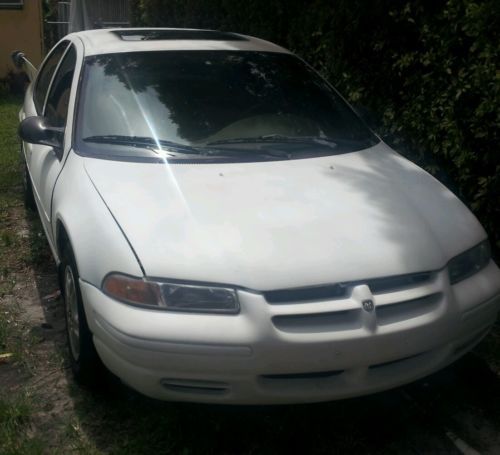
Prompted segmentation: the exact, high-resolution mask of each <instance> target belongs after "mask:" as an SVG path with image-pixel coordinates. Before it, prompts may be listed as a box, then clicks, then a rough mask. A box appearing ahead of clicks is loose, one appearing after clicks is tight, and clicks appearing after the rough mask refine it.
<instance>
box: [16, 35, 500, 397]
mask: <svg viewBox="0 0 500 455" xmlns="http://www.w3.org/2000/svg"><path fill="white" fill-rule="evenodd" d="M14 57H15V59H16V60H17V61H18V62H19V61H21V60H23V56H22V54H16V55H15V56H14ZM31 72H32V74H33V81H32V83H31V85H30V86H29V88H28V90H27V93H26V97H25V101H24V106H23V108H22V110H21V112H20V120H21V125H20V128H19V134H20V136H21V138H22V156H23V158H24V160H25V162H26V201H27V203H28V205H32V206H35V205H36V207H37V208H38V212H39V214H40V217H41V219H42V223H43V226H44V229H45V232H46V234H47V239H48V241H49V244H50V247H51V249H52V253H53V255H54V257H55V260H56V261H57V264H58V265H59V271H60V282H61V287H62V290H63V295H64V301H65V308H66V314H67V328H68V344H69V348H70V349H69V351H70V357H71V363H72V368H73V371H74V374H75V376H76V378H77V379H78V380H80V381H86V382H95V381H96V378H97V377H98V373H99V371H100V365H101V362H102V363H103V364H104V365H105V366H106V367H107V368H108V369H109V370H111V371H112V372H113V373H114V374H115V375H117V376H118V377H119V378H120V379H121V380H122V381H123V382H124V383H126V384H128V385H129V386H131V387H133V388H134V389H136V390H138V391H140V392H142V393H143V394H145V395H148V396H150V397H154V398H158V399H164V400H178V401H197V402H216V403H248V404H258V403H259V404H263V403H269V404H271V403H298V402H315V401H324V400H331V399H338V398H345V397H351V396H357V395H362V394H366V393H372V392H376V391H380V390H384V389H388V388H391V387H395V386H398V385H400V384H404V383H407V382H410V381H414V380H415V379H417V378H420V377H423V376H425V375H428V374H430V373H432V372H434V371H436V370H438V369H439V368H442V367H444V366H446V365H448V364H449V363H451V362H453V361H454V360H456V359H457V358H459V357H460V356H462V355H463V354H464V353H466V352H467V351H469V350H470V349H471V348H472V347H473V346H474V345H475V344H476V343H478V342H479V341H480V340H481V339H482V338H483V337H484V336H485V335H486V334H487V333H488V330H489V329H490V328H491V326H492V324H493V323H494V321H495V319H496V316H497V312H498V310H499V307H500V271H499V269H498V268H497V266H496V265H495V264H494V262H493V261H492V260H491V258H490V250H489V245H488V241H487V236H486V234H485V231H484V230H483V228H482V227H481V225H480V224H479V222H478V221H477V220H476V218H475V217H474V216H473V215H472V214H471V212H470V211H469V210H468V209H467V208H466V207H465V206H464V205H463V204H462V203H461V202H460V201H459V200H458V199H457V198H456V197H455V196H454V195H453V194H452V193H451V192H450V191H448V190H447V189H446V188H445V187H444V186H443V185H441V184H440V183H439V182H438V181H436V180H435V179H434V178H433V177H431V176H430V175H429V174H427V173H426V172H425V171H423V170H422V169H420V168H419V167H417V166H416V165H415V164H413V163H411V162H409V161H408V160H406V159H405V158H403V157H402V156H401V155H399V154H398V153H396V152H395V151H393V150H391V149H390V148H389V147H388V146H387V145H386V144H384V143H383V142H382V141H381V140H380V138H379V137H377V135H375V134H374V133H373V132H372V131H370V129H369V128H368V127H367V126H366V125H365V123H364V122H363V121H362V120H360V119H359V117H358V116H357V115H356V114H355V113H354V111H353V110H352V109H351V108H350V107H349V105H348V104H347V103H346V102H345V100H344V99H343V98H342V97H341V96H340V95H339V94H338V93H337V92H336V91H335V89H333V88H332V87H331V86H330V85H329V84H328V82H326V81H325V80H324V79H322V78H321V77H320V76H319V75H318V74H317V73H315V72H314V71H313V70H312V69H311V67H309V66H308V65H307V64H306V63H305V62H304V61H302V60H301V59H299V58H298V57H296V56H294V55H293V54H292V53H290V52H289V51H287V50H285V49H283V48H281V47H279V46H276V45H274V44H272V43H269V42H266V41H262V40H260V39H256V38H252V37H248V36H243V35H237V34H232V33H223V32H215V31H205V30H182V29H118V30H94V31H86V32H80V33H75V34H71V35H68V36H67V37H65V38H64V39H63V40H62V41H60V42H59V43H58V44H57V45H56V46H55V47H54V48H53V49H52V51H51V52H50V53H49V54H48V56H47V57H46V59H45V61H44V62H43V63H42V65H41V67H40V70H39V71H34V70H33V68H32V71H31Z"/></svg>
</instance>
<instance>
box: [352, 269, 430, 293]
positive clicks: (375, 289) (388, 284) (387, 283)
mask: <svg viewBox="0 0 500 455" xmlns="http://www.w3.org/2000/svg"><path fill="white" fill-rule="evenodd" d="M433 276H434V274H433V273H432V272H423V273H412V274H410V275H397V276H390V277H386V278H375V279H373V280H367V281H361V282H359V283H357V284H362V283H365V284H367V285H368V287H369V288H370V291H372V293H373V294H382V293H384V292H394V291H396V290H398V289H405V288H409V287H415V286H421V285H423V284H425V283H427V282H429V281H431V279H432V278H433Z"/></svg>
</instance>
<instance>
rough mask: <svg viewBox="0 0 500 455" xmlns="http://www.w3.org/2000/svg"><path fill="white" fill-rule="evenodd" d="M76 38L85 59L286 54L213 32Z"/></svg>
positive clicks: (102, 32)
mask: <svg viewBox="0 0 500 455" xmlns="http://www.w3.org/2000/svg"><path fill="white" fill-rule="evenodd" d="M68 38H71V39H74V38H79V39H80V40H81V41H82V43H83V45H84V48H85V51H84V52H85V55H86V56H87V55H99V54H110V53H117V52H140V51H160V50H171V51H175V50H233V51H261V52H279V53H290V52H289V51H288V50H286V49H284V48H282V47H280V46H278V45H276V44H273V43H270V42H269V41H264V40H261V39H259V38H255V37H252V36H246V35H240V34H237V33H229V32H220V31H216V30H199V29H186V28H115V29H98V30H85V31H82V32H76V33H71V34H70V35H68Z"/></svg>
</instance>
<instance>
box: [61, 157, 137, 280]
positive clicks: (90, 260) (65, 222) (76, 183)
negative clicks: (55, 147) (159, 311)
mask: <svg viewBox="0 0 500 455" xmlns="http://www.w3.org/2000/svg"><path fill="white" fill-rule="evenodd" d="M83 160H84V158H82V157H80V156H79V155H77V154H76V153H73V152H72V151H70V153H69V156H68V159H67V161H66V163H65V166H64V168H63V170H62V172H61V174H60V176H59V178H58V180H57V183H56V186H55V188H54V194H53V203H52V210H53V218H52V219H53V220H54V221H53V224H52V229H53V232H52V234H53V238H54V239H56V242H55V244H56V245H58V248H57V253H58V256H59V257H60V255H61V251H60V249H61V248H60V247H61V245H60V240H61V238H60V237H59V238H58V236H60V235H61V234H60V232H61V229H58V226H59V225H60V224H62V226H64V230H65V231H66V234H67V236H68V239H69V241H70V243H71V246H72V248H73V253H74V255H75V259H76V264H77V267H78V272H79V274H80V278H82V279H83V280H85V281H87V282H89V283H91V284H93V285H95V286H97V287H100V286H101V283H102V280H103V278H104V277H105V276H106V274H108V273H109V272H111V271H120V272H123V273H126V274H129V275H134V276H143V271H142V269H141V265H140V264H139V261H138V259H137V258H136V256H135V254H134V251H133V250H132V247H131V246H130V244H129V243H128V241H127V239H126V238H125V236H124V234H123V233H122V231H121V229H120V227H119V226H118V224H117V223H116V221H115V219H114V218H113V217H112V215H111V213H110V211H109V210H108V208H107V207H106V204H105V203H104V202H103V200H102V199H101V196H100V195H99V193H98V192H97V190H96V189H95V187H94V186H93V184H92V182H91V181H90V179H89V177H88V176H87V173H86V172H85V168H84V166H83Z"/></svg>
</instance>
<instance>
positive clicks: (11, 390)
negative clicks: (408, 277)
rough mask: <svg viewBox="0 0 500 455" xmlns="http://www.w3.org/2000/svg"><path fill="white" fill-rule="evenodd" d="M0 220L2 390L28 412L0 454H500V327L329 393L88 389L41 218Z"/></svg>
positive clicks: (15, 214)
mask: <svg viewBox="0 0 500 455" xmlns="http://www.w3.org/2000/svg"><path fill="white" fill-rule="evenodd" d="M2 222H3V224H4V226H7V227H8V228H9V229H10V230H11V231H12V232H15V236H16V238H14V239H11V240H10V241H11V245H14V246H15V248H14V249H13V250H12V251H11V253H10V256H9V257H8V258H6V259H4V260H5V261H6V262H8V263H9V264H10V266H9V267H10V272H9V273H8V275H5V274H4V277H3V278H4V281H5V276H8V280H10V284H11V286H10V287H9V288H5V287H4V292H3V293H2V294H0V295H1V297H0V308H1V311H2V312H3V313H4V316H5V315H7V316H8V317H7V321H8V324H10V325H11V326H12V327H13V328H14V329H15V330H13V331H11V335H10V336H11V338H12V337H13V338H14V341H13V340H12V339H11V341H10V346H12V347H13V349H14V350H15V351H16V355H15V356H14V357H13V358H12V360H10V361H7V362H5V363H0V384H1V390H0V397H3V399H4V400H7V401H8V400H9V397H20V396H22V397H24V399H25V400H27V401H28V404H29V409H30V412H29V413H27V416H26V418H25V419H24V420H23V424H22V425H24V426H22V438H23V440H24V442H23V444H22V445H19V446H17V447H16V445H15V444H12V443H11V444H10V445H8V446H7V448H5V445H4V450H5V452H2V442H1V441H0V453H50V454H52V453H63V454H66V453H91V454H94V453H99V454H101V453H120V454H121V453H133V454H135V453H138V454H139V453H144V454H145V453H152V452H156V453H181V454H191V453H209V454H211V453H214V454H215V453H217V454H219V453H223V454H233V453H237V454H239V453H241V454H256V453H259V454H260V453H264V454H266V453H317V454H320V453H321V454H323V453H325V454H326V453H377V454H381V453H384V454H385V453H389V454H391V453H409V454H423V453H439V454H460V453H462V454H471V455H472V454H477V453H481V454H500V365H499V362H498V360H499V358H500V352H498V351H497V348H498V346H500V343H499V338H500V329H499V328H498V326H497V327H496V328H495V330H494V332H493V333H492V334H490V335H489V337H488V338H487V339H486V340H485V341H483V342H482V343H481V345H480V346H479V347H478V348H477V349H476V350H475V351H474V352H473V353H471V354H469V355H467V356H466V357H465V358H463V359H462V360H461V361H459V362H458V363H456V364H455V365H453V366H451V367H449V368H447V369H446V370H444V371H441V372H439V373H437V374H435V375H433V376H431V377H429V378H426V379H425V380H421V381H419V382H417V383H414V384H411V385H408V386H406V387H403V388H400V389H396V390H392V391H389V392H384V393H380V394H377V395H372V396H368V397H363V398H357V399H351V400H344V401H338V402H332V403H325V404H318V405H301V406H280V407H241V406H238V407H221V406H208V405H187V404H176V403H162V402H156V401H153V400H149V399H147V398H144V397H142V396H139V395H138V394H136V393H135V392H133V391H131V390H129V389H127V388H125V387H124V386H122V385H121V384H120V383H119V382H118V381H116V380H114V379H113V378H110V380H109V382H108V384H107V386H106V387H105V388H104V389H103V390H102V391H100V392H91V391H88V390H84V389H82V388H80V387H79V386H77V385H76V384H75V383H74V382H73V380H72V378H71V375H70V372H69V370H68V367H67V361H66V344H65V335H64V314H63V308H62V302H61V300H60V297H59V296H58V294H57V290H58V284H57V278H56V273H55V272H56V271H55V267H54V265H53V262H52V260H51V258H50V254H49V252H48V247H47V245H46V243H45V240H44V237H43V233H42V231H41V228H40V224H39V223H38V222H37V221H36V217H34V216H32V215H29V214H28V213H27V212H26V211H25V210H24V209H23V208H22V207H21V206H20V205H19V204H16V205H15V206H14V207H10V208H8V209H7V210H6V212H5V213H4V214H3V220H2ZM12 242H13V243H12ZM26 255H27V258H28V259H27V260H26ZM17 256H18V257H17ZM23 258H24V259H23ZM4 284H5V283H4ZM5 289H7V290H5ZM0 347H1V346H0ZM0 423H1V422H0Z"/></svg>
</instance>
